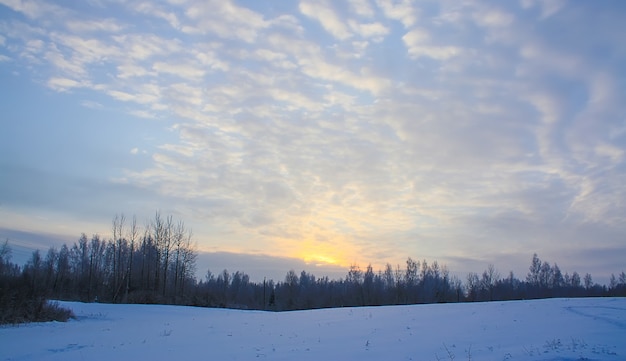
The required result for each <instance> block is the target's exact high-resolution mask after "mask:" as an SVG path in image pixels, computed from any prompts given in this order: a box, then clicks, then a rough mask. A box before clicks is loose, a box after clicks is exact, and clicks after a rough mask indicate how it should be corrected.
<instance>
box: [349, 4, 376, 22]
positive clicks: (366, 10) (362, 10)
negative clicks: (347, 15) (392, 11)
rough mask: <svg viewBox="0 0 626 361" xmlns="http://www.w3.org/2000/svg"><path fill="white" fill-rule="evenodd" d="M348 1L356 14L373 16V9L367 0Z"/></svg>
mask: <svg viewBox="0 0 626 361" xmlns="http://www.w3.org/2000/svg"><path fill="white" fill-rule="evenodd" d="M348 2H349V3H350V7H351V8H352V10H353V11H354V12H355V13H356V14H357V15H359V16H363V17H367V18H370V17H373V16H374V9H373V8H372V5H371V4H370V2H369V0H349V1H348Z"/></svg>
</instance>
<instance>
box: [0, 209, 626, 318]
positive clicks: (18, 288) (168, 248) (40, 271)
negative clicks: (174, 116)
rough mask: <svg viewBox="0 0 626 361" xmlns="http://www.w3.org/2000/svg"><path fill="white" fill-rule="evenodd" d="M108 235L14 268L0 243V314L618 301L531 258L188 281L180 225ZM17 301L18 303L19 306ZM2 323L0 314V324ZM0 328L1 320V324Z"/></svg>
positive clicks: (119, 229)
mask: <svg viewBox="0 0 626 361" xmlns="http://www.w3.org/2000/svg"><path fill="white" fill-rule="evenodd" d="M111 230H112V235H113V237H112V238H111V239H103V238H101V237H100V236H99V235H93V236H92V237H91V238H89V237H87V236H86V235H85V234H84V233H83V234H82V235H81V236H80V238H79V239H78V241H77V242H75V243H74V244H72V245H70V246H68V245H63V246H61V247H60V248H59V249H56V248H54V247H52V248H50V249H48V251H47V252H46V253H45V255H42V253H41V252H40V251H38V250H37V251H34V252H33V253H32V256H31V258H30V259H29V260H28V261H27V262H26V264H25V265H24V266H22V267H20V266H18V265H16V264H13V263H11V262H10V245H9V244H8V241H6V242H4V244H3V245H2V246H1V247H0V307H2V309H11V308H19V307H20V306H19V305H20V304H23V303H24V302H25V301H24V300H29V299H37V300H44V299H62V300H80V301H85V302H94V301H97V302H112V303H164V304H184V305H195V306H206V307H230V308H245V309H263V310H275V311H281V310H297V309H311V308H326V307H345V306H375V305H404V304H417V303H444V302H475V301H496V300H519V299H530V298H548V297H586V296H626V274H625V273H624V272H623V271H622V272H621V273H620V274H619V275H618V276H615V275H612V276H611V279H610V283H609V285H608V286H606V285H599V284H596V283H594V282H593V279H592V276H591V275H590V274H588V273H587V274H585V275H584V276H583V277H581V276H580V275H579V274H578V273H577V272H572V273H571V274H569V273H563V272H562V271H561V270H560V268H559V267H558V265H557V264H556V263H555V264H550V263H549V262H546V261H542V260H540V259H539V257H538V256H537V254H534V255H533V257H532V260H531V265H530V267H529V272H528V274H527V275H526V277H525V278H524V279H518V278H517V277H515V275H514V274H513V272H509V273H508V274H507V275H506V276H505V277H502V276H501V275H500V273H499V272H498V271H497V270H496V269H495V267H494V266H493V265H489V266H488V268H487V269H486V270H485V271H484V272H482V273H481V274H478V273H473V272H471V273H469V274H468V275H467V277H466V279H464V280H461V279H459V278H458V277H456V276H453V275H451V274H450V272H449V270H448V269H447V267H446V266H445V265H443V266H442V265H439V263H438V262H436V261H435V262H432V263H428V262H427V261H426V260H423V261H421V262H420V261H416V260H413V259H412V258H408V259H407V261H406V264H405V266H404V267H400V266H396V267H395V268H394V267H393V266H392V265H390V264H387V265H386V266H385V268H384V269H383V270H378V271H374V269H373V268H372V266H371V265H368V266H367V267H366V268H365V270H362V269H361V268H360V267H359V266H358V265H353V266H351V267H350V269H349V270H348V273H347V275H346V276H345V278H341V279H329V278H328V277H320V278H318V277H315V276H314V275H312V274H310V273H307V272H306V271H302V272H300V273H299V274H298V273H296V272H295V271H294V270H290V271H289V272H288V273H287V275H286V276H285V279H284V280H281V281H278V282H275V281H274V280H264V281H263V282H252V281H250V277H249V276H248V275H247V274H245V273H243V272H239V271H236V272H234V273H230V272H228V271H227V270H223V271H221V272H220V273H218V274H213V273H212V272H211V271H210V270H207V272H206V274H205V276H204V277H203V278H202V279H200V280H198V279H197V278H196V276H195V272H196V257H197V250H196V247H195V243H194V242H193V241H192V232H191V230H190V229H188V228H187V227H186V226H185V224H184V222H183V221H178V220H174V219H173V218H172V216H162V215H161V214H160V212H156V214H155V216H154V218H153V219H151V220H149V221H148V222H146V223H145V225H144V226H140V225H138V224H137V220H136V218H135V217H133V218H132V219H131V220H130V221H129V220H128V219H127V218H126V217H125V216H124V215H121V216H118V215H116V216H115V217H114V218H113V221H112V224H111ZM20 302H21V303H20ZM0 318H1V317H0ZM0 321H1V320H0Z"/></svg>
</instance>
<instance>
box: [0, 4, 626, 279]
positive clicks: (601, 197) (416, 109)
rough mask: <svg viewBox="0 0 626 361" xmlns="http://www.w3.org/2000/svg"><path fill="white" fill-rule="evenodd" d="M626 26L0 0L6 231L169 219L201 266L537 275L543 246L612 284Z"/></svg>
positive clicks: (617, 249) (590, 10) (46, 238)
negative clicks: (428, 268) (419, 268)
mask: <svg viewBox="0 0 626 361" xmlns="http://www.w3.org/2000/svg"><path fill="white" fill-rule="evenodd" d="M625 18H626V3H624V2H623V1H621V0H613V1H611V0H607V1H594V2H591V1H560V0H546V1H539V0H521V1H479V0H476V1H459V0H442V1H403V0H400V1H398V0H345V1H330V0H326V1H324V0H319V1H312V0H301V1H252V0H248V1H243V0H240V1H232V0H230V1H229V0H219V1H212V0H198V1H196V0H167V1H158V2H156V1H119V0H86V1H81V2H66V1H58V2H49V1H43V0H40V1H32V0H0V87H1V90H2V96H1V97H0V114H1V116H0V122H1V125H2V126H1V129H2V130H1V131H0V237H2V238H9V239H10V242H12V243H13V244H15V245H16V246H17V247H26V248H28V247H31V248H33V247H38V246H39V247H42V248H44V249H45V248H47V247H49V246H51V245H58V244H60V243H59V242H70V243H73V242H75V241H76V240H77V239H78V238H79V236H80V234H81V233H83V232H84V233H86V234H88V235H91V234H95V233H98V234H100V235H102V236H104V237H110V234H111V231H110V229H111V222H112V219H113V217H114V216H115V215H116V214H121V213H123V214H125V215H126V216H127V218H132V216H133V215H135V216H136V217H137V219H138V222H139V224H142V225H143V224H146V222H148V221H149V220H150V219H151V218H152V217H154V214H155V212H156V211H157V210H159V211H160V212H161V214H166V215H172V216H173V217H174V218H175V219H179V220H183V221H184V222H185V224H186V225H187V227H188V228H190V229H192V230H193V239H194V241H196V242H197V247H198V250H199V252H201V253H202V256H203V257H204V258H202V259H205V260H208V261H206V262H205V263H204V264H200V265H199V269H198V274H199V275H201V274H204V273H205V271H206V268H211V270H212V271H213V272H215V271H217V272H219V270H220V269H221V268H228V269H230V270H236V269H239V270H244V271H245V270H248V269H274V270H275V271H276V270H278V271H279V273H280V274H285V273H286V271H288V268H287V267H289V266H292V268H295V269H296V270H298V268H299V267H305V266H306V267H309V271H312V273H314V274H316V275H318V276H320V275H323V274H324V273H332V272H335V273H334V274H336V272H337V271H338V270H340V271H341V272H342V273H343V274H345V272H344V270H346V269H347V268H348V267H349V266H350V265H351V264H358V265H360V266H361V268H364V267H365V266H366V265H367V264H370V263H371V264H372V266H374V268H375V269H380V268H383V267H384V265H385V264H386V263H390V264H392V265H393V266H394V267H395V266H396V265H399V266H400V267H404V264H405V261H406V259H407V258H408V257H412V258H413V259H417V260H421V259H425V260H427V261H429V262H432V261H435V260H437V261H438V262H439V263H440V264H445V265H447V267H448V268H449V269H450V270H452V271H454V272H458V273H460V274H464V273H466V272H470V271H472V272H482V270H485V269H486V268H487V266H488V264H493V265H494V266H495V267H496V269H498V270H499V271H500V273H502V274H503V275H506V274H508V271H509V270H512V271H514V272H515V274H516V275H517V276H518V277H520V278H523V277H525V274H526V272H527V271H528V266H529V265H530V261H531V258H532V254H533V253H537V254H538V255H539V257H540V258H541V259H542V260H546V261H548V262H550V263H555V262H556V263H558V265H559V266H560V268H561V269H562V270H563V271H564V272H565V271H569V272H570V273H571V272H572V271H578V272H579V273H585V272H590V273H591V274H592V275H594V277H595V278H594V279H597V280H602V279H608V276H609V275H610V274H611V273H616V274H617V273H619V272H621V271H622V270H624V269H626V263H625V261H624V260H626V239H625V236H626V222H624V220H625V219H626V186H625V185H626V163H625V162H624V151H625V148H626V106H625V104H626V67H625V65H624V64H626V41H624V39H623V34H624V33H626V22H624V21H623V19H625ZM268 272H269V271H268ZM252 276H257V277H259V276H260V275H257V274H254V275H252ZM253 278H254V277H253Z"/></svg>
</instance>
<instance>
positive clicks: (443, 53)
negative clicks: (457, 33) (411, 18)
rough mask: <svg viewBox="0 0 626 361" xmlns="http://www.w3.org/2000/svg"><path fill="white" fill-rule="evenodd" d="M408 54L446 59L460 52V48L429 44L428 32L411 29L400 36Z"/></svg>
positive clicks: (417, 56)
mask: <svg viewBox="0 0 626 361" xmlns="http://www.w3.org/2000/svg"><path fill="white" fill-rule="evenodd" d="M402 41H403V42H404V44H405V45H406V47H407V49H408V52H409V56H410V57H411V58H413V59H418V58H420V57H429V58H432V59H435V60H447V59H449V58H452V57H455V56H458V55H460V54H461V52H462V49H461V48H459V47H456V46H438V45H430V44H429V43H430V34H429V33H428V32H427V31H425V30H422V29H413V30H411V31H409V32H408V33H406V34H405V35H404V36H403V37H402Z"/></svg>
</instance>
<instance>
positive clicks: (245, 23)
mask: <svg viewBox="0 0 626 361" xmlns="http://www.w3.org/2000/svg"><path fill="white" fill-rule="evenodd" d="M186 6H187V8H186V11H185V15H186V16H187V17H188V18H189V19H191V20H193V21H195V24H193V25H185V26H183V27H182V30H183V32H186V33H191V34H194V33H213V34H216V35H218V36H219V37H222V38H226V39H230V38H235V39H240V40H243V41H246V42H249V43H251V42H253V41H255V40H256V38H257V35H258V32H259V31H260V30H262V29H264V28H266V27H268V26H269V22H268V21H266V20H265V19H264V18H263V16H262V15H261V14H258V13H256V12H254V11H252V10H250V9H248V8H245V7H241V6H237V5H235V4H234V3H233V2H232V1H231V0H228V1H218V0H211V1H188V2H186Z"/></svg>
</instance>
